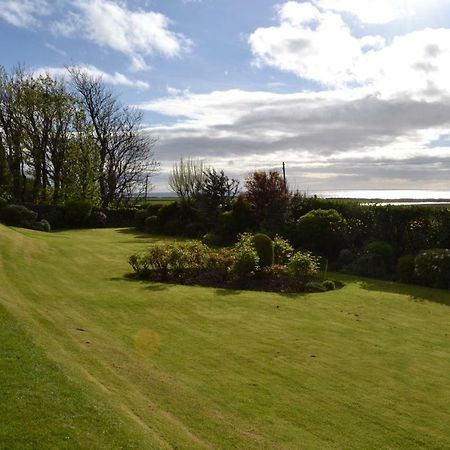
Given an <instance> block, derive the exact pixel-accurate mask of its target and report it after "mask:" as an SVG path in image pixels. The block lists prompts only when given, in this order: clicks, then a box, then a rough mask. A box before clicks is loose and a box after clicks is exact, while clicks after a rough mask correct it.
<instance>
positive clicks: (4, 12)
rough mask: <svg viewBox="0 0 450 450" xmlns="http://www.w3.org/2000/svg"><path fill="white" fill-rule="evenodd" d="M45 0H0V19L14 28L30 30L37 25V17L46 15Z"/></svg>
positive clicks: (47, 9)
mask: <svg viewBox="0 0 450 450" xmlns="http://www.w3.org/2000/svg"><path fill="white" fill-rule="evenodd" d="M49 12H50V8H49V4H48V2H47V1H46V0H0V19H3V20H5V21H6V22H8V23H10V24H11V25H14V26H15V27H21V28H30V27H34V26H37V25H38V24H39V17H41V16H45V15H48V14H49Z"/></svg>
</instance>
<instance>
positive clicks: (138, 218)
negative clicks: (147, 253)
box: [134, 209, 147, 230]
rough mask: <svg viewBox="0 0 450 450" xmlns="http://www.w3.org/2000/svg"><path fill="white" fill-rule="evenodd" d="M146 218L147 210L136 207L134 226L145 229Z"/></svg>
mask: <svg viewBox="0 0 450 450" xmlns="http://www.w3.org/2000/svg"><path fill="white" fill-rule="evenodd" d="M146 219H147V211H146V210H145V209H138V210H137V211H136V213H135V214H134V220H135V224H136V228H137V229H138V230H144V229H145V220H146Z"/></svg>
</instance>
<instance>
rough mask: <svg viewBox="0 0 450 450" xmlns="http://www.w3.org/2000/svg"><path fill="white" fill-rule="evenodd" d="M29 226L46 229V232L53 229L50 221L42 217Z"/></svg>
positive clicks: (41, 229) (33, 228)
mask: <svg viewBox="0 0 450 450" xmlns="http://www.w3.org/2000/svg"><path fill="white" fill-rule="evenodd" d="M28 228H31V229H32V230H36V231H44V232H46V233H49V232H50V231H51V230H52V227H51V225H50V223H49V222H48V221H47V220H45V219H41V220H39V221H37V222H33V223H31V224H30V226H29V227H28Z"/></svg>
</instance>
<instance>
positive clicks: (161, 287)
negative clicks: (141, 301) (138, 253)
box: [109, 273, 171, 292]
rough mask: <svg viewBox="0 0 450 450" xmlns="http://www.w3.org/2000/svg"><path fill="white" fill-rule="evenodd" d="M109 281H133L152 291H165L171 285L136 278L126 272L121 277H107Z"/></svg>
mask: <svg viewBox="0 0 450 450" xmlns="http://www.w3.org/2000/svg"><path fill="white" fill-rule="evenodd" d="M109 281H133V282H134V283H138V284H140V285H142V286H143V287H144V288H145V289H146V290H148V291H153V292H159V291H167V290H168V289H169V288H170V286H171V285H170V284H165V283H157V282H152V281H148V280H140V279H138V278H136V277H135V275H134V274H133V273H127V274H125V275H124V276H123V277H112V278H110V279H109Z"/></svg>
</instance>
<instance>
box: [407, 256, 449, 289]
mask: <svg viewBox="0 0 450 450" xmlns="http://www.w3.org/2000/svg"><path fill="white" fill-rule="evenodd" d="M414 263H415V267H414V278H415V279H416V280H417V282H418V283H419V284H423V285H425V286H430V287H435V288H441V289H448V288H449V287H450V250H448V249H441V248H436V249H432V250H425V251H423V252H421V253H419V254H418V255H417V256H416V259H415V261H414Z"/></svg>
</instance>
